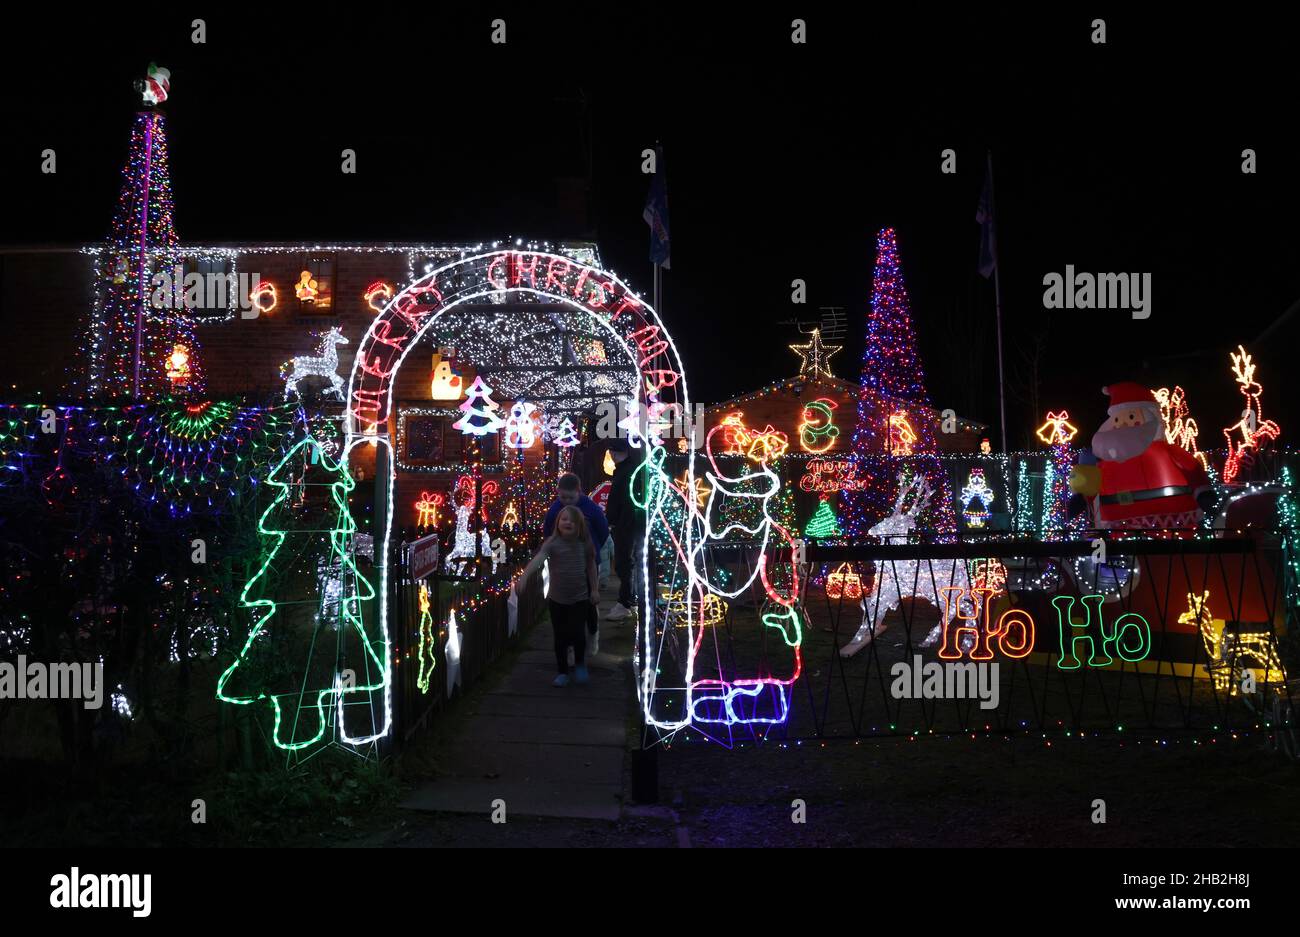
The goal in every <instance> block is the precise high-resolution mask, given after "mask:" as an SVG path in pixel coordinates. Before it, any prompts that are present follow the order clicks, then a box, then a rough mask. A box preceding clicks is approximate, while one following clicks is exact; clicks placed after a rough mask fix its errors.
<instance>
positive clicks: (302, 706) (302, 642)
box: [217, 439, 389, 752]
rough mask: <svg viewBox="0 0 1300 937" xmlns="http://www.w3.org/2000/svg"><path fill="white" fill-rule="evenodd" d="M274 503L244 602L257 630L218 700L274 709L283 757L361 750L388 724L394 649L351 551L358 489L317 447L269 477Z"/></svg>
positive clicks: (295, 453) (298, 450) (304, 446)
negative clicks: (331, 748) (327, 747)
mask: <svg viewBox="0 0 1300 937" xmlns="http://www.w3.org/2000/svg"><path fill="white" fill-rule="evenodd" d="M266 481H267V483H268V485H269V486H270V487H271V488H273V489H274V490H275V491H276V496H275V499H274V501H272V503H271V504H270V506H269V507H268V508H267V509H266V510H265V511H264V512H263V514H262V516H261V518H260V519H259V521H258V532H259V534H260V535H261V537H262V541H263V549H264V552H263V554H262V557H261V560H260V562H259V564H258V568H257V570H256V571H255V572H254V574H253V576H252V577H251V578H250V579H249V580H248V582H247V583H246V584H245V586H244V589H243V592H242V594H241V598H240V604H241V606H242V607H243V608H245V609H247V610H248V614H249V634H248V638H247V641H246V643H245V644H244V645H243V647H242V649H241V650H240V652H239V655H238V658H237V659H236V660H235V661H234V663H232V664H231V665H230V666H229V667H228V668H227V669H226V671H225V672H224V673H223V674H222V675H221V677H220V679H219V680H218V682H217V698H218V699H220V700H221V701H222V702H225V703H231V704H234V705H239V706H252V707H256V708H258V709H261V708H262V707H265V711H266V712H268V713H269V715H270V717H271V722H272V725H271V727H270V732H269V733H268V734H269V736H270V738H271V740H272V742H273V743H274V744H275V745H276V746H277V747H278V748H280V749H283V750H285V751H289V752H300V751H303V750H305V749H311V748H314V747H316V746H319V745H322V744H326V743H329V742H337V743H348V744H361V743H364V742H368V741H371V740H372V739H373V738H374V737H376V736H378V735H380V734H382V731H383V730H384V729H385V728H386V719H387V713H386V694H385V689H386V686H387V681H388V676H389V674H388V664H387V660H388V649H387V647H386V646H385V645H384V643H383V641H382V639H381V638H380V636H379V627H378V619H377V614H378V612H377V607H376V603H375V602H374V599H375V590H374V589H373V587H372V586H371V584H370V580H369V579H368V578H367V576H366V575H364V574H363V573H362V571H361V570H360V569H359V568H358V562H360V563H362V564H368V562H369V561H368V560H366V559H365V558H361V557H356V556H354V555H353V552H352V551H353V538H354V535H355V533H356V523H355V522H354V521H353V519H352V514H351V511H350V509H349V507H348V494H349V493H350V492H351V491H352V489H353V488H354V487H355V484H356V483H355V482H354V481H353V480H352V477H351V475H350V474H349V473H348V471H347V467H346V466H345V465H341V464H339V463H336V462H334V461H332V460H331V459H330V458H329V456H327V455H326V454H325V453H324V452H323V451H322V450H321V447H320V444H319V443H318V442H317V441H316V440H315V439H304V440H302V441H301V442H299V443H298V444H297V445H295V446H294V447H293V448H292V449H291V450H290V451H289V453H288V454H287V455H286V456H285V457H284V459H282V460H281V461H280V462H279V463H278V464H277V465H276V466H275V467H274V468H273V469H272V470H271V472H270V473H269V475H268V476H267V479H266Z"/></svg>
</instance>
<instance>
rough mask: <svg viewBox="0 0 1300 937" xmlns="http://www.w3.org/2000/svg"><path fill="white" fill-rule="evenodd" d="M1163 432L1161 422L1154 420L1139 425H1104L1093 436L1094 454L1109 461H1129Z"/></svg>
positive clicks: (1143, 450)
mask: <svg viewBox="0 0 1300 937" xmlns="http://www.w3.org/2000/svg"><path fill="white" fill-rule="evenodd" d="M1161 434H1162V430H1161V427H1160V424H1159V423H1157V422H1154V421H1153V422H1151V423H1142V424H1139V425H1138V426H1117V427H1113V428H1111V427H1106V426H1103V427H1102V428H1101V429H1099V430H1097V432H1096V433H1095V434H1094V435H1093V437H1092V454H1093V455H1095V456H1096V457H1097V458H1099V459H1104V460H1105V461H1107V462H1127V461H1128V460H1129V459H1135V458H1137V457H1138V456H1140V455H1141V454H1142V453H1144V452H1146V451H1147V447H1148V446H1150V445H1151V444H1152V443H1153V442H1155V441H1156V440H1157V439H1159V438H1160V436H1161Z"/></svg>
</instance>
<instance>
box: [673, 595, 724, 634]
mask: <svg viewBox="0 0 1300 937" xmlns="http://www.w3.org/2000/svg"><path fill="white" fill-rule="evenodd" d="M688 605H690V607H689V608H688ZM692 613H693V614H692ZM726 618H727V603H726V602H724V601H723V600H722V599H721V597H719V596H716V595H714V594H713V593H712V592H706V593H705V594H704V601H703V602H701V601H700V600H699V599H695V600H694V601H693V603H688V602H687V601H686V600H685V598H684V597H683V594H682V593H681V592H680V591H678V592H669V593H668V620H669V621H671V622H672V624H673V627H675V628H686V627H688V626H689V625H697V626H707V625H718V624H721V623H722V622H723V621H725V620H726Z"/></svg>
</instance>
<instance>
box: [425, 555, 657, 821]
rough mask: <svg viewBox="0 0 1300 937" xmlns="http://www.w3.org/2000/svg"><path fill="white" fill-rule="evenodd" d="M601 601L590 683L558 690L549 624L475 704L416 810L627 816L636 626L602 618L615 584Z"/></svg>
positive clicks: (536, 630)
mask: <svg viewBox="0 0 1300 937" xmlns="http://www.w3.org/2000/svg"><path fill="white" fill-rule="evenodd" d="M610 582H611V583H612V584H613V585H611V586H608V587H607V588H606V589H605V590H604V592H603V593H602V596H601V602H600V614H601V622H600V653H599V654H596V655H594V656H593V655H592V654H591V653H590V645H588V655H587V668H588V670H589V671H590V674H591V682H590V683H589V684H588V685H586V686H576V685H574V684H572V683H570V685H569V686H568V687H564V688H557V687H553V686H551V681H552V680H554V679H555V674H556V669H555V653H554V650H553V643H554V637H553V632H552V631H551V625H550V622H549V620H545V621H541V622H539V623H538V624H537V625H536V626H535V627H534V628H533V630H532V632H531V634H529V635H528V636H527V638H526V639H525V640H526V641H527V644H526V647H525V649H524V651H523V652H522V653H521V654H520V655H519V659H518V660H517V661H516V663H515V666H514V668H513V670H511V672H510V673H509V674H508V675H506V676H505V677H504V678H503V679H501V680H500V682H499V683H498V684H497V685H496V686H494V687H492V688H491V689H490V690H489V691H488V692H487V693H486V694H484V695H483V696H482V697H480V698H479V700H478V702H477V704H476V705H475V706H474V708H473V710H472V711H471V713H470V717H469V719H468V720H467V724H466V726H465V729H464V730H463V732H462V733H461V734H460V735H458V736H457V737H456V738H454V739H450V740H448V742H447V744H446V746H445V753H446V755H445V761H444V765H445V772H446V773H445V776H444V777H440V778H439V779H438V780H437V781H435V782H433V783H431V784H428V785H426V786H425V787H423V788H420V789H419V790H417V791H415V792H414V793H413V794H412V795H411V796H410V797H409V798H408V799H407V800H406V801H404V802H403V803H402V806H403V807H405V808H408V809H411V810H426V811H442V812H449V813H477V814H488V813H491V811H492V810H493V806H492V804H493V801H495V800H498V799H500V800H503V801H505V805H506V812H507V816H537V817H574V818H583V819H593V820H617V819H618V818H619V815H620V811H621V809H622V803H623V801H622V797H623V768H624V760H625V758H626V754H627V739H628V736H627V725H628V708H629V700H630V699H631V697H632V694H633V692H634V687H633V686H632V674H631V667H630V666H629V661H630V659H631V655H632V649H633V643H634V641H635V619H634V618H631V617H629V618H627V619H624V620H623V621H620V622H613V621H605V620H604V615H605V614H606V613H607V612H608V611H609V609H610V608H611V607H612V606H613V604H614V600H615V599H616V598H617V580H616V579H612V578H611V580H610Z"/></svg>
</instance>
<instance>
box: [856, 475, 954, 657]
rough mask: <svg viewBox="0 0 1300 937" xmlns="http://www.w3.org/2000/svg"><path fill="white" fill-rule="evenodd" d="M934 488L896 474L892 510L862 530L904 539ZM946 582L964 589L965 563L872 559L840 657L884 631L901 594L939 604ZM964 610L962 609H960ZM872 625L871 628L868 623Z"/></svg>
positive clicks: (933, 635)
mask: <svg viewBox="0 0 1300 937" xmlns="http://www.w3.org/2000/svg"><path fill="white" fill-rule="evenodd" d="M912 494H914V497H913V498H912V503H911V506H910V507H908V508H906V509H904V507H903V504H904V502H905V501H906V500H907V497H908V495H912ZM932 497H934V489H932V488H931V487H930V483H929V481H928V480H927V479H925V478H923V477H922V478H916V479H913V480H912V481H911V482H909V483H905V482H904V476H903V475H901V474H900V475H899V476H898V500H897V501H895V502H894V509H893V512H892V513H891V514H890V515H889V517H886V518H885V519H884V520H882V521H880V522H879V523H878V524H876V525H875V526H873V527H872V528H871V529H870V530H868V531H867V533H869V534H871V535H872V536H875V537H879V538H880V542H881V543H906V542H907V539H908V534H910V533H911V532H912V531H913V530H914V529H915V528H916V520H917V518H918V517H919V516H920V514H921V512H922V511H924V510H925V509H926V508H927V507H929V505H930V499H931V498H932ZM949 586H959V587H961V588H962V589H964V590H967V594H969V589H970V577H969V576H968V575H967V573H966V564H965V563H962V562H956V563H954V562H952V561H946V562H944V561H929V560H886V561H882V562H880V563H878V564H877V570H876V585H875V590H874V592H873V593H872V594H871V595H864V596H863V597H862V601H861V602H860V603H859V604H860V606H861V608H862V625H861V626H860V627H859V628H858V631H857V634H855V635H854V636H853V640H852V641H850V642H849V643H848V644H846V645H844V646H843V647H842V648H840V656H841V657H852V656H853V655H854V654H856V653H857V652H858V651H860V650H862V649H863V648H864V647H866V646H867V645H868V644H870V643H871V641H872V640H873V635H874V637H880V635H882V634H884V632H885V616H886V615H887V614H888V613H889V612H892V611H893V610H894V609H896V608H898V606H899V605H900V604H902V601H903V599H905V598H918V599H926V600H927V601H929V602H933V603H934V604H935V605H936V606H937V607H939V608H940V609H941V612H940V614H941V615H942V614H943V613H942V608H943V590H944V589H946V588H948V587H949ZM969 602H970V600H969V599H967V598H963V599H962V600H961V605H962V606H966V607H967V608H968V607H969ZM957 608H958V606H957V605H954V607H953V608H951V609H949V610H948V611H949V613H950V614H949V618H951V617H952V615H955V614H956V612H957ZM964 613H968V612H964ZM873 622H874V624H875V627H874V628H872V624H873ZM943 624H944V623H943V622H942V621H940V622H939V624H937V625H935V626H934V628H933V629H931V631H930V633H929V634H928V635H927V636H926V638H925V640H924V641H922V642H921V644H920V645H919V646H920V647H932V646H933V645H934V644H936V643H937V642H938V640H939V637H940V636H941V635H942V634H943Z"/></svg>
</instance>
